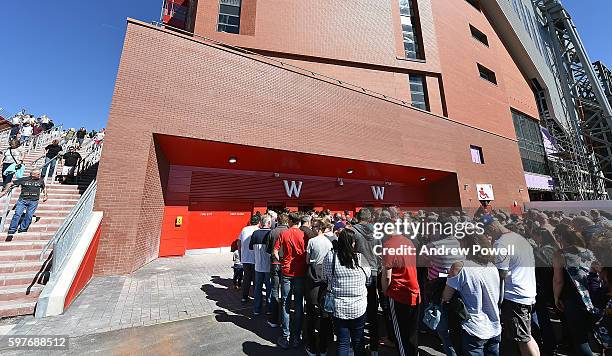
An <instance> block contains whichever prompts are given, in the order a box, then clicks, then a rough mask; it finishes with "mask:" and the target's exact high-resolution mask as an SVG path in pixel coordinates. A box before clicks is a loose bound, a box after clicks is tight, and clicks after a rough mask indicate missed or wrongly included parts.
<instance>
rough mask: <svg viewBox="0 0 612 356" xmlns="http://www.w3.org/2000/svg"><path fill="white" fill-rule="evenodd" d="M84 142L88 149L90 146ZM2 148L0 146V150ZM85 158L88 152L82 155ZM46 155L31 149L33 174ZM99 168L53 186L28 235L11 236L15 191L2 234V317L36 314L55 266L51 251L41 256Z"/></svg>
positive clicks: (28, 159)
mask: <svg viewBox="0 0 612 356" xmlns="http://www.w3.org/2000/svg"><path fill="white" fill-rule="evenodd" d="M86 143H87V142H85V143H84V145H83V146H84V147H85V146H86ZM1 148H2V147H1V146H0V149H1ZM80 153H81V155H82V156H83V157H85V156H86V154H87V152H85V151H84V150H83V151H81V152H80ZM43 155H44V147H39V148H37V149H34V150H31V151H30V152H29V153H28V155H27V156H26V158H25V160H24V162H25V164H26V168H27V171H28V173H26V174H29V170H30V169H31V168H32V165H33V162H34V161H35V160H36V159H37V158H39V157H41V156H43ZM61 169H62V165H61V164H60V163H59V162H58V165H57V167H56V170H57V172H58V174H59V173H61ZM96 173H97V165H95V166H93V167H91V168H90V169H89V170H87V171H85V172H84V174H83V175H82V176H81V177H80V178H79V182H78V184H59V183H54V184H49V183H47V192H48V196H49V199H48V200H47V201H46V202H44V203H43V202H42V199H41V200H40V203H39V205H38V209H37V210H36V213H35V215H34V218H33V219H32V224H31V225H30V228H29V230H28V231H27V232H24V233H18V234H15V235H13V237H12V239H10V238H9V237H8V235H7V231H8V226H9V223H10V220H11V218H12V217H13V215H14V210H13V208H14V206H15V203H16V202H17V199H18V197H19V190H20V189H18V188H16V189H15V190H14V191H13V194H12V199H11V201H10V209H11V210H10V211H9V214H8V217H7V219H5V222H4V223H3V224H4V230H3V231H4V232H3V233H1V234H0V318H1V317H9V316H16V315H25V314H32V313H33V312H34V308H35V306H36V302H37V300H38V296H39V294H40V293H41V291H42V289H43V287H44V283H46V280H47V279H48V271H49V269H50V267H51V264H50V262H51V251H47V252H46V253H45V255H44V256H43V260H40V253H41V252H42V250H43V248H44V246H45V245H46V244H47V242H48V241H49V240H51V238H52V237H53V235H54V234H55V232H56V231H57V230H58V228H59V227H60V225H61V224H62V222H63V221H64V219H65V218H66V217H67V216H68V214H69V212H70V210H71V209H72V207H74V205H75V204H76V203H77V202H78V200H79V198H80V196H81V194H82V193H83V192H84V191H85V189H86V188H87V186H88V185H89V183H91V181H92V180H93V179H95V175H96Z"/></svg>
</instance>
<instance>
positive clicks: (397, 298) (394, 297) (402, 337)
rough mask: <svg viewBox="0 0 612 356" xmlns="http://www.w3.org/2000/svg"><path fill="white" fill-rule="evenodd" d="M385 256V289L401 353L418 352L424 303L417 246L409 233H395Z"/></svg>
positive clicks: (412, 353) (385, 250)
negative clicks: (420, 312) (417, 264)
mask: <svg viewBox="0 0 612 356" xmlns="http://www.w3.org/2000/svg"><path fill="white" fill-rule="evenodd" d="M382 257H383V265H384V270H383V273H382V289H383V292H384V293H385V295H386V296H387V297H388V298H389V312H390V314H391V321H392V324H393V330H394V332H395V338H396V340H397V347H398V349H399V353H400V356H405V355H415V356H416V355H417V351H418V340H417V330H418V325H419V303H420V291H419V283H418V281H417V269H416V249H415V247H414V245H413V244H412V241H410V240H409V239H408V238H406V237H405V236H402V235H400V234H396V235H391V236H389V237H388V238H386V239H385V241H384V242H383V256H382Z"/></svg>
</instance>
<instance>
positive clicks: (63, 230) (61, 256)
mask: <svg viewBox="0 0 612 356" xmlns="http://www.w3.org/2000/svg"><path fill="white" fill-rule="evenodd" d="M97 186H98V184H97V182H96V180H94V181H93V182H91V184H90V185H89V187H87V189H86V190H85V193H84V194H83V195H82V196H81V198H80V199H79V201H78V202H77V204H76V205H75V206H74V207H73V208H72V210H70V213H69V214H68V216H67V217H66V219H65V220H64V222H63V223H62V225H60V227H59V229H58V230H57V232H56V233H55V234H54V235H53V238H51V240H49V242H47V244H46V245H45V247H44V248H43V249H42V251H41V253H40V260H41V261H42V260H44V258H45V254H46V253H47V251H49V249H52V251H53V259H52V262H51V275H50V279H53V278H54V277H55V276H57V275H58V272H60V271H61V269H62V267H63V265H64V262H65V261H66V258H67V257H68V256H70V252H71V250H72V248H73V247H74V246H75V243H76V242H77V241H78V239H79V237H80V236H81V232H82V230H83V228H84V227H85V225H86V223H87V221H88V219H89V217H90V215H91V213H92V212H93V206H94V199H95V197H96V190H97Z"/></svg>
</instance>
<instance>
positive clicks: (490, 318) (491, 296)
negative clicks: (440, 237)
mask: <svg viewBox="0 0 612 356" xmlns="http://www.w3.org/2000/svg"><path fill="white" fill-rule="evenodd" d="M446 284H447V285H448V286H449V287H451V288H453V289H455V290H456V291H458V292H459V294H460V295H461V299H463V303H464V304H465V308H466V310H467V312H468V313H469V314H470V319H469V320H466V321H464V322H463V323H462V325H461V327H462V328H463V330H465V331H466V332H467V333H468V334H470V335H472V336H476V337H477V338H479V339H482V340H487V339H490V338H493V337H496V336H497V335H499V334H501V323H500V318H499V308H498V306H497V303H498V301H499V273H498V272H497V269H496V268H495V266H494V265H493V264H492V263H489V264H488V265H487V266H482V265H479V264H477V263H475V262H473V261H470V260H467V261H465V262H464V264H463V268H462V269H461V271H460V272H459V274H457V275H456V276H454V277H449V278H448V279H447V280H446Z"/></svg>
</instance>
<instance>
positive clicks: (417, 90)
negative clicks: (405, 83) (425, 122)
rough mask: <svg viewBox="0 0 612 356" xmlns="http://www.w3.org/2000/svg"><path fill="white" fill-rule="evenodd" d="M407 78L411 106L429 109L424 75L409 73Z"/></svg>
mask: <svg viewBox="0 0 612 356" xmlns="http://www.w3.org/2000/svg"><path fill="white" fill-rule="evenodd" d="M409 80H410V99H411V102H412V106H413V107H415V108H419V109H421V110H429V105H428V103H427V95H426V89H425V88H426V86H425V77H424V76H422V75H416V74H410V76H409Z"/></svg>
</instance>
